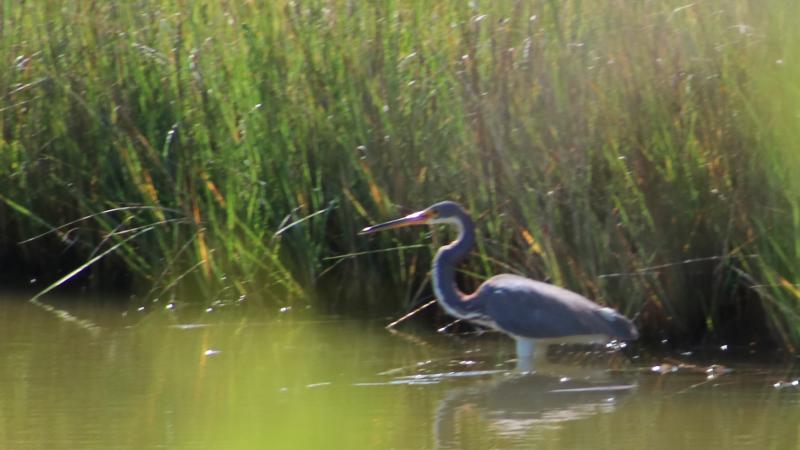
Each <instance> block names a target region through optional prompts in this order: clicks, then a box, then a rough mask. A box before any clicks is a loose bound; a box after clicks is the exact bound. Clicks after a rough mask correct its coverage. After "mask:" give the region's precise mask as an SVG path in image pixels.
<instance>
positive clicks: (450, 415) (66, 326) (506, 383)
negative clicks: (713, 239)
mask: <svg viewBox="0 0 800 450" xmlns="http://www.w3.org/2000/svg"><path fill="white" fill-rule="evenodd" d="M74 310H75V311H78V313H79V314H80V315H81V316H82V317H85V318H90V319H91V320H93V321H94V322H95V323H96V324H98V325H99V326H100V329H99V330H94V331H92V330H89V329H86V328H84V327H82V326H81V325H80V324H76V323H74V322H70V321H67V320H64V319H63V318H59V317H57V316H56V315H55V314H53V313H52V312H48V311H45V310H43V309H41V308H39V307H37V306H34V305H31V304H28V303H25V302H20V301H10V300H1V301H0V448H2V449H39V448H41V449H104V450H105V449H372V448H375V449H426V448H458V449H473V448H474V449H488V448H492V449H504V448H508V449H516V448H519V449H522V448H526V449H527V448H546V449H573V448H614V449H627V448H630V449H641V448H670V449H672V448H713V447H717V448H726V449H728V448H774V449H787V448H798V446H799V445H800V436H799V435H800V389H798V388H796V387H791V386H788V387H785V388H781V389H779V388H776V387H774V384H775V383H776V382H778V381H781V380H784V381H791V380H793V379H795V378H796V374H793V373H792V371H791V368H787V367H786V366H785V365H779V366H760V365H757V364H754V363H752V362H748V361H746V360H745V361H744V362H742V363H740V364H729V365H728V366H727V367H728V369H729V370H730V371H729V372H725V371H720V373H721V375H720V376H718V377H716V378H713V379H710V380H709V379H707V378H706V377H707V375H706V373H705V372H703V368H702V367H698V368H695V369H681V370H678V371H676V372H674V373H667V374H657V373H654V372H653V371H651V370H650V366H651V365H652V361H649V360H648V361H644V359H646V358H643V357H639V358H636V359H634V360H633V361H632V362H629V364H623V365H622V366H620V365H619V359H616V360H615V361H616V362H614V361H612V362H610V363H608V362H606V363H605V364H606V365H604V363H602V362H598V361H596V360H595V361H594V362H593V363H592V364H588V365H586V364H583V365H578V364H577V363H575V364H572V365H570V364H566V363H564V364H563V367H561V368H558V367H557V366H555V367H556V368H554V369H553V372H552V373H546V374H541V375H536V376H528V377H517V376H513V375H511V374H509V373H508V372H507V371H506V369H509V368H511V367H512V365H513V363H512V362H510V361H509V359H510V358H512V356H513V355H512V351H513V349H512V345H511V342H510V341H508V340H506V339H505V338H504V337H502V336H496V335H494V336H493V335H490V334H486V335H484V336H480V337H466V338H460V339H454V338H450V337H446V336H437V335H435V334H434V333H425V332H422V331H414V332H411V333H409V334H407V335H394V334H391V333H388V332H387V331H386V330H384V329H383V325H384V322H383V321H377V320H376V321H352V320H342V319H330V320H311V319H308V318H303V319H299V318H298V319H292V318H291V317H289V318H287V319H284V320H280V321H274V320H273V321H258V320H253V319H250V320H248V321H230V320H227V321H225V323H224V324H219V323H214V324H211V321H209V324H195V325H191V326H176V325H175V324H170V323H169V322H167V321H164V320H151V321H150V323H146V324H144V325H139V326H136V327H131V326H130V325H129V322H127V321H125V320H122V319H121V318H120V315H119V312H117V311H113V310H112V311H102V310H96V309H94V308H91V307H83V308H75V309H74ZM288 316H290V315H288ZM634 356H635V355H634ZM573 359H576V358H573ZM607 364H614V365H615V366H617V367H622V369H621V370H616V371H613V372H612V371H608V370H605V369H604V368H605V367H606V366H607ZM548 370H549V369H548ZM559 370H562V371H563V374H561V375H559V374H558V373H557V372H558V371H559ZM563 375H567V376H568V377H569V379H566V378H564V379H562V376H563ZM793 377H794V378H793Z"/></svg>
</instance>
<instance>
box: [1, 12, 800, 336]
mask: <svg viewBox="0 0 800 450" xmlns="http://www.w3.org/2000/svg"><path fill="white" fill-rule="evenodd" d="M2 5H3V6H0V8H2V9H1V10H0V16H2V28H0V57H1V58H2V60H3V61H4V63H5V66H6V67H7V68H8V69H7V70H5V71H0V93H2V94H3V103H2V107H0V129H2V139H0V164H1V165H0V167H2V170H1V171H0V194H2V196H0V199H1V200H2V204H4V207H2V208H0V219H2V220H0V226H2V227H4V231H5V233H4V239H5V240H6V243H5V245H6V247H7V248H13V249H14V253H15V255H17V257H19V258H20V259H22V261H23V263H24V264H27V265H29V266H30V267H34V266H36V267H39V268H40V269H41V270H42V271H44V272H47V271H48V270H49V271H50V272H52V275H51V277H52V278H53V279H55V278H56V276H55V273H56V272H59V271H60V272H61V273H66V272H68V271H69V270H68V269H72V266H78V265H80V263H81V262H82V261H86V260H89V259H90V258H91V257H92V256H93V255H96V254H98V253H99V252H100V251H101V249H105V248H110V247H111V246H112V245H116V244H119V243H121V242H123V241H124V240H125V239H126V238H127V237H129V236H130V235H131V234H132V233H136V232H138V231H141V230H144V229H147V227H152V228H153V229H152V231H148V232H146V233H143V234H141V235H139V236H137V238H136V239H135V240H131V241H129V242H125V243H124V244H123V245H121V246H120V247H119V251H118V252H117V253H116V256H115V257H114V258H113V259H104V260H102V261H101V262H99V263H97V264H94V265H93V266H92V267H90V268H87V270H88V271H94V272H93V277H90V278H93V279H99V280H103V279H105V277H112V276H116V275H115V274H119V273H124V274H127V275H126V276H129V277H131V278H130V280H132V281H129V282H130V283H136V286H140V285H144V286H148V289H144V290H141V289H140V290H141V293H142V294H143V296H142V298H144V299H145V300H146V301H147V302H150V301H152V300H154V299H158V300H159V302H161V303H157V304H163V302H168V301H177V300H179V299H183V301H187V300H186V299H188V298H195V299H196V301H197V302H198V303H201V304H204V305H220V306H221V305H227V304H233V303H236V302H245V303H246V302H250V303H253V302H255V303H263V304H265V305H285V304H287V303H292V302H296V301H300V302H304V301H305V302H312V303H314V304H316V305H318V306H319V307H322V308H326V309H328V308H330V309H334V310H341V309H350V310H352V309H355V308H366V309H370V310H373V311H374V310H381V309H384V308H386V307H389V308H397V307H398V306H400V305H401V303H402V302H403V301H408V300H409V299H413V298H415V297H416V294H417V292H418V291H420V292H423V291H424V289H423V290H420V289H419V288H420V286H421V283H423V282H424V279H425V275H426V273H427V270H428V268H429V257H430V255H431V252H432V250H433V246H428V245H427V240H426V239H424V237H418V238H413V237H411V236H410V235H407V234H403V235H390V236H382V237H380V238H378V239H380V240H366V239H363V238H358V237H356V236H355V231H356V230H358V229H360V228H361V227H363V226H364V225H365V224H366V223H368V222H372V221H376V220H381V219H385V218H388V217H390V216H393V215H395V214H399V213H402V212H405V211H408V210H410V209H415V208H421V207H424V206H427V204H429V203H432V202H434V201H436V200H440V199H443V198H451V199H454V200H459V201H461V202H463V203H464V204H465V205H466V206H467V207H468V208H469V209H470V210H471V211H472V212H473V213H474V214H475V215H476V217H477V218H478V222H479V226H480V233H481V236H482V239H481V240H480V243H479V249H478V257H477V258H475V259H473V260H472V261H471V262H470V264H469V265H468V266H466V267H465V268H464V269H465V270H464V273H465V277H464V278H465V280H464V282H465V283H466V284H468V285H475V284H477V282H479V281H480V280H481V279H482V278H485V277H487V276H489V275H490V274H492V273H496V272H498V271H501V270H502V271H515V272H519V273H524V274H526V275H529V276H535V277H540V278H543V279H548V280H550V281H552V282H555V283H558V284H562V285H565V286H568V287H570V288H572V289H575V290H578V291H580V292H582V293H584V294H586V295H588V296H590V297H593V298H595V299H597V300H598V301H599V302H602V303H606V304H609V305H612V306H615V307H618V308H620V309H621V310H622V311H623V312H625V313H627V314H630V315H637V320H638V321H639V322H640V324H641V325H642V327H643V328H644V329H645V331H646V333H647V335H649V336H651V337H658V338H663V337H675V338H679V339H682V340H689V341H694V342H698V341H702V340H708V341H716V340H726V341H727V340H732V341H736V340H737V339H740V340H744V339H750V338H751V337H753V336H761V337H762V338H763V337H764V336H765V335H766V336H770V337H772V338H774V340H777V341H778V342H781V343H784V344H785V345H788V346H790V345H793V344H796V343H798V342H800V303H798V301H800V298H798V297H800V289H798V288H797V284H796V283H798V279H799V278H798V277H800V273H799V272H798V271H797V269H796V267H798V264H797V263H798V258H799V257H798V254H800V245H798V243H797V237H796V236H797V227H798V222H799V221H800V219H798V218H799V217H800V210H798V204H799V203H798V195H797V194H798V189H797V182H796V180H795V178H796V177H794V176H793V174H794V173H796V169H797V166H798V162H797V161H798V157H797V155H798V152H797V149H796V146H797V144H796V142H798V141H797V137H798V136H797V133H796V131H795V130H797V129H798V127H797V108H798V105H800V98H798V90H797V89H796V86H795V85H796V82H794V81H793V80H796V79H798V78H797V75H800V73H798V63H797V61H796V60H795V59H796V58H797V56H798V55H800V53H798V46H797V44H796V42H797V39H796V37H797V36H796V34H797V32H796V31H795V28H796V27H794V26H793V24H792V23H791V20H790V18H792V17H796V13H797V12H798V11H797V9H798V7H797V6H796V5H795V4H794V3H793V2H791V1H789V0H767V1H765V2H752V1H744V0H742V1H735V2H728V1H722V0H712V1H708V2H701V3H697V2H696V3H685V2H677V1H663V2H639V3H634V4H631V2H623V1H619V0H606V1H604V2H581V1H579V0H565V1H558V2H557V1H551V0H538V1H529V2H523V1H516V2H469V3H464V2H456V1H443V2H437V3H436V4H429V3H428V2H421V1H411V2H391V1H390V2H381V3H378V4H365V3H361V2H351V1H344V0H330V1H309V2H299V1H275V2H251V1H243V0H242V1H227V2H211V1H197V2H166V1H163V0H139V1H134V2H111V3H104V2H77V3H76V2H63V1H56V0H47V1H41V2H27V3H24V2H13V3H9V2H7V3H3V4H2ZM103 211H107V212H105V213H101V212H103ZM83 216H90V218H89V219H87V220H85V221H81V222H77V223H75V224H74V225H72V226H70V227H65V228H61V229H58V230H56V232H55V233H51V234H50V235H47V236H46V237H44V238H42V239H39V240H34V241H32V242H28V243H26V244H24V245H22V246H21V247H18V246H16V245H14V244H13V243H14V242H17V241H20V240H23V239H25V238H27V237H31V236H34V235H36V234H38V233H41V232H46V231H48V230H52V229H53V228H55V227H57V226H58V225H60V224H64V223H67V222H70V221H71V220H73V219H76V218H80V217H83ZM54 236H55V237H57V238H58V239H55V238H54ZM434 237H435V239H434V240H435V241H436V242H441V240H442V239H444V237H443V236H439V235H438V234H435V235H434ZM420 244H426V245H420ZM64 245H67V246H69V252H68V253H67V256H69V258H70V259H68V260H67V261H66V262H65V261H64V260H63V259H58V258H53V260H52V261H44V262H43V261H42V255H43V252H50V253H52V254H55V253H58V252H60V251H61V250H60V248H61V247H62V246H64ZM53 248H58V250H55V251H51V250H48V249H53ZM389 248H392V249H395V250H392V251H380V252H378V251H376V250H379V249H389ZM67 263H68V264H72V266H70V267H64V265H65V264H67ZM388 286H392V288H389V287H388ZM150 287H152V289H150ZM314 287H318V288H319V287H323V288H324V295H319V296H318V298H317V300H313V298H314V296H313V295H311V293H312V292H313V291H314ZM423 287H424V286H423ZM197 289H200V290H201V292H202V295H194V296H192V295H189V294H186V293H188V292H197ZM148 290H149V292H148ZM387 290H389V291H391V292H392V294H390V295H387V294H386V292H385V291H387ZM182 292H183V293H182ZM391 298H394V300H390V299H391ZM384 310H385V309H384Z"/></svg>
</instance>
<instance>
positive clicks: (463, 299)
mask: <svg viewBox="0 0 800 450" xmlns="http://www.w3.org/2000/svg"><path fill="white" fill-rule="evenodd" d="M434 224H447V225H452V226H455V227H456V228H457V229H458V236H457V237H456V239H455V240H454V241H453V242H451V243H449V244H447V245H445V246H442V247H441V248H439V250H438V251H437V253H436V256H435V257H434V259H433V268H432V274H431V278H432V282H433V291H434V294H435V295H436V299H437V301H438V303H439V305H441V307H442V309H444V311H445V312H446V313H447V314H449V315H451V316H453V317H456V318H458V319H462V320H466V321H468V322H472V323H476V324H478V325H481V326H484V327H488V328H490V329H494V330H497V331H500V332H502V333H504V334H506V335H508V336H510V337H511V338H513V339H514V341H515V342H516V356H517V366H516V369H517V370H518V371H520V372H532V371H533V369H534V359H535V356H536V354H535V350H536V348H537V343H544V344H551V343H555V342H590V343H598V342H602V343H607V342H609V341H611V340H618V341H629V340H636V339H637V338H638V337H639V332H638V331H637V329H636V326H635V325H634V324H633V322H631V321H630V320H629V319H628V318H626V317H625V316H623V315H621V314H619V313H618V312H617V311H615V310H614V309H611V308H608V307H602V306H600V305H598V304H596V303H594V302H593V301H591V300H589V299H588V298H586V297H584V296H582V295H580V294H578V293H576V292H572V291H570V290H567V289H564V288H562V287H559V286H556V285H553V284H550V283H545V282H541V281H535V280H531V279H529V278H525V277H522V276H519V275H512V274H502V275H495V276H493V277H491V278H489V279H488V280H486V281H485V282H483V283H482V284H481V285H480V286H479V287H478V289H477V290H476V291H475V292H473V293H472V294H466V293H464V292H462V291H461V290H460V289H459V288H458V286H457V285H456V281H455V273H456V266H457V265H458V263H459V262H461V261H462V260H463V259H464V258H465V257H466V256H467V255H468V254H469V252H470V250H471V249H472V247H473V245H474V244H475V225H474V223H473V221H472V218H471V217H470V215H469V213H467V211H466V210H464V208H463V207H462V206H461V205H459V204H458V203H456V202H452V201H443V202H439V203H436V204H434V205H432V206H430V207H428V208H426V209H423V210H421V211H417V212H415V213H413V214H409V215H407V216H405V217H401V218H399V219H395V220H391V221H389V222H385V223H381V224H378V225H372V226H369V227H366V228H364V229H363V230H361V232H360V233H359V234H370V233H375V232H378V231H383V230H389V229H393V228H400V227H406V226H412V225H434Z"/></svg>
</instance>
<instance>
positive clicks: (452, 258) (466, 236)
mask: <svg viewBox="0 0 800 450" xmlns="http://www.w3.org/2000/svg"><path fill="white" fill-rule="evenodd" d="M451 223H452V224H454V225H456V226H457V227H458V238H456V240H455V241H453V242H451V243H450V244H448V245H445V246H444V247H442V248H440V249H439V251H438V252H437V253H436V258H434V260H433V276H432V278H433V290H434V293H435V294H436V298H437V300H439V304H441V305H442V307H443V308H444V310H445V311H447V312H448V313H449V314H450V315H453V316H456V317H460V318H465V317H466V316H467V315H469V311H468V305H467V303H468V302H465V301H464V297H465V295H464V293H463V292H461V291H460V290H459V289H458V286H456V279H455V276H456V265H457V264H458V263H459V262H460V261H461V260H462V259H464V258H465V257H466V256H467V254H468V253H469V251H470V250H471V249H472V246H473V245H474V244H475V226H474V225H473V223H472V219H470V218H469V216H467V215H466V214H464V215H462V216H460V217H457V218H456V219H455V220H453V221H452V222H451Z"/></svg>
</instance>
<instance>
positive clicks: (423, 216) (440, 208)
mask: <svg viewBox="0 0 800 450" xmlns="http://www.w3.org/2000/svg"><path fill="white" fill-rule="evenodd" d="M466 217H468V216H467V213H466V211H464V208H462V207H461V205H459V204H458V203H456V202H451V201H443V202H439V203H436V204H434V205H432V206H429V207H428V208H425V209H423V210H422V211H417V212H415V213H412V214H409V215H407V216H405V217H401V218H399V219H395V220H390V221H389V222H384V223H381V224H378V225H372V226H370V227H366V228H364V229H363V230H361V231H360V232H359V234H370V233H375V232H377V231H383V230H389V229H392V228H400V227H408V226H412V225H431V224H437V223H447V224H453V225H457V226H459V227H461V226H462V224H463V222H464V220H465V218H466Z"/></svg>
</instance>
